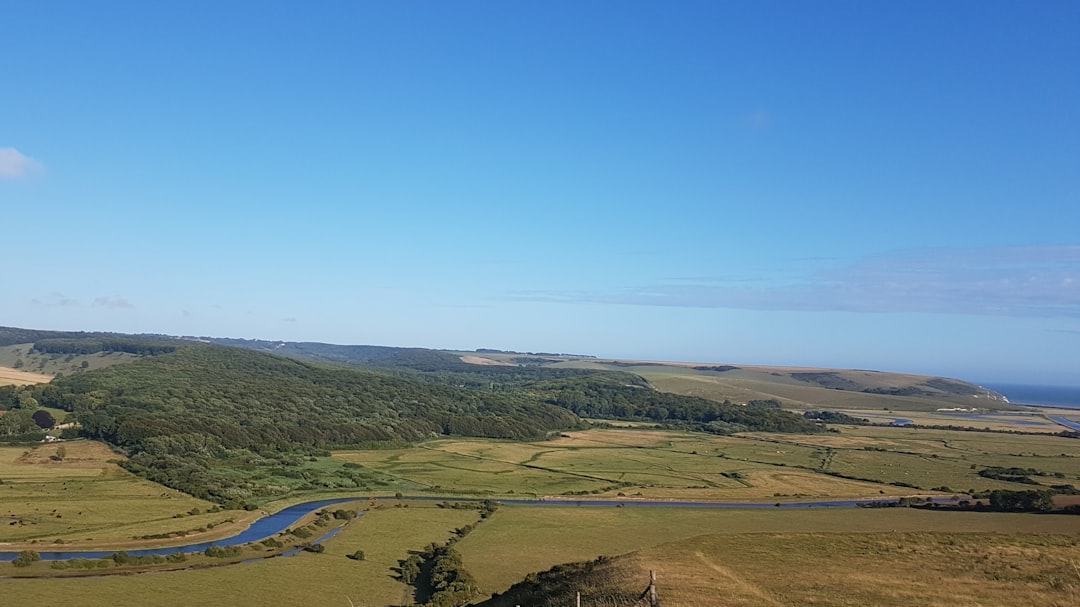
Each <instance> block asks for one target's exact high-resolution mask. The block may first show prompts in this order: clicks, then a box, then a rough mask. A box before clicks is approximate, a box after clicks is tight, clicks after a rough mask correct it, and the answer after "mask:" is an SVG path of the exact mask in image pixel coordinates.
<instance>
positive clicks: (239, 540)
mask: <svg viewBox="0 0 1080 607" xmlns="http://www.w3.org/2000/svg"><path fill="white" fill-rule="evenodd" d="M369 499H372V498H368V497H345V498H338V499H331V500H319V501H314V502H304V503H302V504H297V505H295V506H289V507H288V508H285V509H284V510H281V511H279V512H275V513H274V514H270V515H267V516H264V517H263V518H260V519H258V520H256V521H255V522H254V523H252V524H251V526H250V527H248V528H247V529H245V530H244V531H242V532H240V533H238V534H236V535H234V536H232V537H227V538H224V539H219V540H214V541H211V542H200V543H197V544H187V545H184V546H170V547H167V548H132V549H130V550H126V552H127V553H128V554H129V555H130V556H155V555H158V556H168V555H170V554H176V553H178V552H182V553H191V552H202V551H204V550H206V549H207V548H209V547H211V546H237V545H241V544H249V543H251V542H257V541H259V540H263V539H266V538H268V537H271V536H274V535H277V534H278V533H281V532H282V531H285V530H286V529H288V528H289V527H291V526H292V525H294V524H295V523H296V521H298V520H300V519H302V518H303V517H305V516H307V515H308V514H311V513H313V512H317V511H319V510H322V509H323V508H326V507H327V506H333V505H335V504H342V503H345V502H356V501H366V500H369ZM377 499H387V498H386V497H383V498H377ZM391 499H392V498H391ZM407 499H409V500H413V501H416V500H422V501H437V502H446V501H451V502H473V501H477V502H478V501H480V500H477V499H463V498H453V497H410V498H407ZM497 501H498V502H499V503H500V504H505V505H507V506H545V507H555V506H562V507H568V506H575V507H578V506H580V507H603V506H606V507H609V508H610V507H613V506H615V507H617V506H622V507H627V508H855V507H858V506H862V505H866V504H873V503H888V502H896V501H897V500H895V499H883V500H830V501H818V502H786V503H784V502H679V501H664V502H658V501H635V500H632V499H631V500H571V499H546V500H497ZM935 501H940V502H948V501H951V498H936V499H935ZM338 531H339V529H335V530H334V531H332V532H330V533H329V534H327V535H326V536H325V537H323V538H320V539H319V540H316V541H317V542H321V541H323V540H325V539H329V538H331V537H333V536H334V535H335V534H336V533H337V532H338ZM118 550H122V549H117V550H96V551H70V550H64V551H47V552H40V551H39V552H38V554H40V555H41V559H42V560H44V561H64V560H71V559H100V558H107V557H110V556H112V555H113V554H114V553H116V552H117V551H118ZM298 551H299V550H292V551H290V552H287V553H285V554H286V555H291V554H296V552H298ZM18 556H19V552H17V551H15V552H10V551H9V552H0V562H3V561H13V560H15V559H16V558H17V557H18Z"/></svg>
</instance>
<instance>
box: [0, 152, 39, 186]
mask: <svg viewBox="0 0 1080 607" xmlns="http://www.w3.org/2000/svg"><path fill="white" fill-rule="evenodd" d="M40 170H41V163H39V162H38V161H36V160H34V159H33V158H31V157H29V156H27V155H25V154H23V153H22V152H20V151H19V150H16V149H15V148H0V179H18V178H20V177H28V176H30V175H32V174H34V173H36V172H39V171H40Z"/></svg>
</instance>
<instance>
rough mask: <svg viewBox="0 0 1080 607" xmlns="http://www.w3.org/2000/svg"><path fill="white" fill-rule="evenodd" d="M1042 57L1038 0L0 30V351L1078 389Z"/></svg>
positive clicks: (289, 8)
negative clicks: (728, 366)
mask: <svg viewBox="0 0 1080 607" xmlns="http://www.w3.org/2000/svg"><path fill="white" fill-rule="evenodd" d="M228 4H231V5H232V6H223V5H228ZM1077 31H1080V4H1078V3H1076V2H1072V1H1056V2H1055V1H1045V2H1038V3H1019V2H985V1H980V2H949V3H940V2H905V3H884V2H814V3H810V2H752V3H751V2H714V1H708V2H670V3H667V2H665V3H660V2H632V1H623V0H620V1H617V2H616V1H614V0H612V1H594V2H590V1H574V2H544V3H537V2H534V3H526V2H469V1H462V2H342V3H333V2H324V3H316V4H315V5H313V6H303V5H301V4H300V3H296V2H292V3H272V2H266V3H259V4H258V5H257V8H256V5H255V4H253V3H221V2H184V3H147V2H104V3H81V2H54V1H49V0H43V1H40V2H9V3H5V4H4V5H3V6H0V40H3V41H4V47H5V52H4V56H5V61H3V62H0V211H2V217H3V224H2V226H3V242H4V245H5V250H6V253H7V259H6V262H5V265H4V268H5V272H4V274H5V278H6V280H4V281H3V286H2V287H0V289H2V290H3V296H2V297H0V324H6V325H14V326H24V327H34V328H49V329H73V330H112V331H124V332H161V333H171V334H188V335H216V336H233V337H251V338H268V339H290V340H311V341H328V342H335V343H365V344H384V345H410V346H426V347H441V348H468V349H471V348H476V347H494V348H506V349H518V350H533V351H538V350H539V351H562V352H579V353H589V354H595V355H600V356H615V357H629V358H649V359H675V360H691V361H707V362H718V363H719V362H725V363H744V364H755V363H756V364H784V365H801V366H819V365H820V366H838V367H854V368H875V369H883V370H896V371H911V372H921V373H930V374H944V375H951V376H956V377H961V378H964V379H970V380H975V381H983V382H993V381H1003V382H1036V383H1056V384H1072V385H1080V229H1078V228H1080V170H1078V168H1077V167H1080V68H1078V67H1077V66H1080V36H1077V35H1076V32H1077Z"/></svg>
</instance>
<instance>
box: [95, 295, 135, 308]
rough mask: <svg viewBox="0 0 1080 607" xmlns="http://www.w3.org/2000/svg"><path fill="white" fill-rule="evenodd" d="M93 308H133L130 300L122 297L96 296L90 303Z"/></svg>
mask: <svg viewBox="0 0 1080 607" xmlns="http://www.w3.org/2000/svg"><path fill="white" fill-rule="evenodd" d="M91 305H93V306H94V307H95V308H109V309H110V310H119V309H123V308H134V307H135V306H134V305H132V303H131V302H129V301H128V300H126V299H124V298H123V297H98V298H97V299H95V300H94V303H93V304H91Z"/></svg>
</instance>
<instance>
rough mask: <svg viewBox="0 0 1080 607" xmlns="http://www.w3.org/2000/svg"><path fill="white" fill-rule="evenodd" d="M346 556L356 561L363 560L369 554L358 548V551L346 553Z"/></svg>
mask: <svg viewBox="0 0 1080 607" xmlns="http://www.w3.org/2000/svg"><path fill="white" fill-rule="evenodd" d="M345 556H346V558H350V559H352V560H354V561H362V560H364V559H365V558H367V555H365V554H364V551H363V550H357V551H356V552H354V553H352V554H346V555H345Z"/></svg>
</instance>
